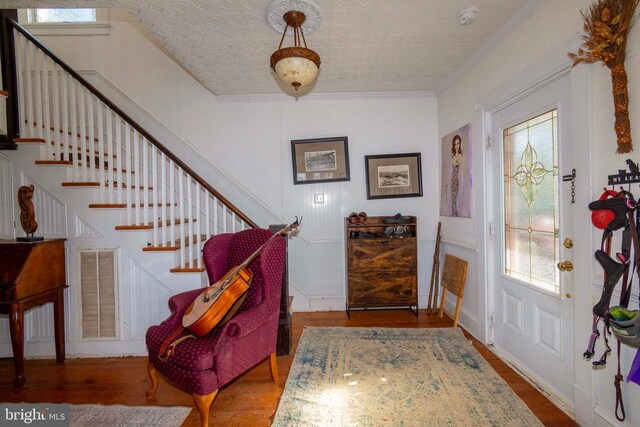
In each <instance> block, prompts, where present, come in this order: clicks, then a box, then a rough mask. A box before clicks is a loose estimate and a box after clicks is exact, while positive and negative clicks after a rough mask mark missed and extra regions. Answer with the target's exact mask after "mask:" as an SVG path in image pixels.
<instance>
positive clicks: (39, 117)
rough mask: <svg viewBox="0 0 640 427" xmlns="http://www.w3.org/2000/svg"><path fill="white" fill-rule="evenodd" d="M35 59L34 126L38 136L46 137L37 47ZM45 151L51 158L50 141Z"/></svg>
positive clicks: (34, 50)
mask: <svg viewBox="0 0 640 427" xmlns="http://www.w3.org/2000/svg"><path fill="white" fill-rule="evenodd" d="M33 59H34V72H35V73H34V74H35V79H34V85H35V92H36V99H35V101H36V102H35V104H34V107H35V109H36V117H35V119H36V121H35V123H34V126H36V135H37V136H38V138H42V139H44V132H43V129H42V66H41V55H40V50H39V49H37V48H34V49H33ZM45 147H46V148H45V151H46V158H47V159H49V158H50V156H51V144H50V141H45Z"/></svg>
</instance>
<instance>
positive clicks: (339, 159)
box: [291, 136, 351, 185]
mask: <svg viewBox="0 0 640 427" xmlns="http://www.w3.org/2000/svg"><path fill="white" fill-rule="evenodd" d="M291 157H292V161H293V183H294V184H295V185H297V184H312V183H315V182H333V181H349V180H350V179H351V178H350V177H349V145H348V142H347V137H346V136H341V137H336V138H321V139H296V140H293V141H291Z"/></svg>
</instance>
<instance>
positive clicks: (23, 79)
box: [13, 29, 28, 138]
mask: <svg viewBox="0 0 640 427" xmlns="http://www.w3.org/2000/svg"><path fill="white" fill-rule="evenodd" d="M13 39H14V40H15V41H16V42H15V43H16V73H17V74H18V109H19V114H20V116H19V117H20V123H19V129H20V137H22V138H25V137H26V136H27V129H26V126H25V120H26V119H27V108H26V107H27V106H26V104H25V101H26V100H25V98H26V92H27V82H28V79H27V75H26V63H25V59H26V56H25V48H26V46H25V39H24V36H23V35H22V34H20V33H19V32H18V31H17V30H15V29H14V30H13Z"/></svg>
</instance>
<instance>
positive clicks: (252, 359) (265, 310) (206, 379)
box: [146, 229, 285, 426]
mask: <svg viewBox="0 0 640 427" xmlns="http://www.w3.org/2000/svg"><path fill="white" fill-rule="evenodd" d="M272 235H273V233H271V232H270V231H268V230H264V229H250V230H244V231H240V232H238V233H234V234H219V235H217V236H213V237H212V238H211V239H209V240H208V241H207V242H206V243H205V245H204V248H203V251H202V253H203V259H204V265H205V267H206V269H207V274H208V276H209V282H210V283H215V282H217V281H218V280H220V279H221V278H222V277H223V276H224V275H225V273H226V272H227V271H228V270H230V269H231V268H233V267H234V266H237V265H239V264H241V263H242V262H243V261H244V260H245V259H247V258H248V257H249V255H251V254H252V253H253V252H254V251H255V250H256V249H257V248H258V247H260V245H262V244H263V243H264V242H265V241H267V240H268V239H269V238H270V237H271V236H272ZM284 257H285V242H284V239H282V238H279V237H278V238H273V239H271V240H270V241H269V242H268V243H267V244H266V245H265V247H264V248H263V250H262V252H260V255H259V256H258V257H257V258H256V259H255V260H253V262H251V264H249V266H248V268H249V269H250V270H251V271H252V272H253V279H252V282H251V288H250V289H249V292H248V295H247V297H246V299H245V300H244V302H243V303H242V305H241V306H240V308H239V309H238V311H237V312H236V314H235V315H234V316H233V317H232V318H231V319H230V320H229V321H228V322H227V323H225V324H224V325H222V326H219V327H217V328H215V329H214V330H213V331H211V332H209V333H208V334H207V335H205V336H203V337H200V338H195V339H188V340H185V341H183V342H181V343H180V344H179V345H178V346H177V347H176V348H175V352H174V354H173V356H172V357H170V358H169V360H168V361H166V362H162V361H160V360H159V359H158V352H159V350H160V346H161V345H162V343H163V342H164V341H165V340H166V339H167V337H168V336H169V335H170V334H171V333H172V332H173V331H174V330H175V329H176V328H177V327H178V326H180V325H181V324H182V316H183V314H184V312H185V310H186V309H187V307H188V306H189V305H190V304H191V302H192V301H193V300H194V299H195V298H196V297H197V296H198V295H199V294H200V293H201V292H202V291H203V289H194V290H193V291H188V292H184V293H181V294H178V295H174V296H173V297H171V298H170V299H169V309H170V310H171V315H170V316H169V318H168V319H167V320H165V321H163V322H162V323H161V324H160V325H156V326H151V327H150V328H149V329H148V330H147V335H146V343H147V350H148V352H149V364H148V368H149V377H150V379H151V388H150V389H149V391H147V397H148V398H151V397H153V396H154V395H155V392H156V390H157V388H158V380H157V371H160V373H161V374H162V375H163V376H164V377H166V378H167V379H168V380H170V381H171V382H172V383H173V384H175V385H177V386H178V387H180V388H181V389H183V390H184V391H186V392H187V393H190V394H192V395H193V399H194V401H195V403H196V406H197V407H198V411H199V412H200V420H201V425H202V426H208V420H209V408H210V407H211V404H212V403H213V400H214V398H215V397H216V395H217V394H218V390H219V389H220V388H221V387H222V386H224V385H225V384H227V383H229V382H230V381H232V380H233V379H234V378H236V377H238V376H239V375H241V374H242V373H244V372H246V371H247V370H249V369H250V368H252V367H253V366H255V365H257V364H258V363H260V362H262V361H263V360H265V359H266V358H267V357H268V358H269V366H270V368H271V377H272V379H273V380H274V381H277V380H278V369H277V365H276V353H275V352H276V339H277V332H278V314H279V309H280V288H281V285H282V274H283V270H284ZM184 334H186V332H185V333H183V334H181V336H182V335H184Z"/></svg>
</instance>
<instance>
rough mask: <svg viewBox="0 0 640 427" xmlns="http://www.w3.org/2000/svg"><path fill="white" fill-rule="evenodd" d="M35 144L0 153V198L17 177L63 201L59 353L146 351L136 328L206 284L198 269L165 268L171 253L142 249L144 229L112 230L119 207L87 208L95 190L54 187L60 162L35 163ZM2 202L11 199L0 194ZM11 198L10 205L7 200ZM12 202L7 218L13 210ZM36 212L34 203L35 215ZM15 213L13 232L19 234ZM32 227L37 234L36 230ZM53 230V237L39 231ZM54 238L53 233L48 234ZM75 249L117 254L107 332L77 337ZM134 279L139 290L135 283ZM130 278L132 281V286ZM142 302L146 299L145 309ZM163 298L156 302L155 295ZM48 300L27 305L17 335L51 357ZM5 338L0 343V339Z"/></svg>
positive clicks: (32, 353)
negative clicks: (114, 330)
mask: <svg viewBox="0 0 640 427" xmlns="http://www.w3.org/2000/svg"><path fill="white" fill-rule="evenodd" d="M39 153H40V149H39V147H38V146H37V144H34V145H22V146H21V147H20V148H19V149H18V150H17V151H14V152H6V151H5V152H3V153H0V160H3V161H5V162H9V163H10V164H11V168H10V170H11V171H12V174H13V175H12V181H13V185H14V187H15V189H14V191H3V192H0V197H8V195H11V194H14V195H15V194H17V188H18V187H19V186H20V185H22V183H23V181H24V180H25V178H28V179H29V180H30V181H32V182H34V183H36V184H37V185H38V186H39V187H41V188H42V189H43V190H44V191H46V193H48V194H49V195H50V196H51V197H52V198H55V199H56V200H58V201H60V202H61V203H63V204H64V206H65V212H66V214H65V215H64V216H65V217H64V218H60V221H61V222H64V226H65V229H66V230H67V232H66V234H67V235H66V236H64V237H66V239H67V242H66V247H67V284H68V285H69V288H68V289H67V290H66V291H65V333H66V354H67V357H93V356H125V355H146V347H145V343H144V334H143V331H145V330H146V328H147V327H148V326H150V325H152V324H158V323H160V322H161V321H162V320H164V319H165V318H166V317H167V315H168V313H169V311H168V308H167V301H166V299H168V296H170V295H175V294H177V293H180V292H184V291H187V290H191V289H195V288H198V287H201V286H203V285H206V282H207V281H206V274H205V273H181V274H175V273H170V272H169V268H168V266H173V265H177V264H178V260H176V257H177V255H176V254H175V253H172V252H143V251H142V249H143V248H144V247H145V246H146V245H147V242H148V241H150V235H149V234H150V232H149V231H146V230H145V231H116V230H115V226H116V225H119V224H121V223H123V222H122V218H123V216H124V215H125V213H124V210H117V209H106V210H99V209H90V208H89V204H90V203H92V202H94V196H95V195H96V194H97V190H93V189H87V188H68V187H66V188H65V187H62V186H61V183H62V182H63V181H64V180H65V177H66V176H67V170H66V167H64V166H38V165H35V160H37V159H38V158H39ZM0 202H2V204H3V205H5V204H6V203H12V201H11V200H4V199H3V200H0ZM15 205H17V204H15ZM17 209H19V208H18V207H17V206H16V208H15V210H14V212H13V214H14V220H15V219H16V218H18V217H19V211H17ZM38 216H39V213H38V211H37V210H36V220H37V219H38ZM78 221H81V222H83V223H84V224H86V227H88V228H86V227H85V228H84V229H85V230H86V229H90V230H93V231H95V233H78V232H77V231H78V230H79V228H78V227H77V223H78ZM23 234H24V232H23V231H22V230H21V229H20V226H19V220H18V225H17V230H16V235H18V236H20V235H23ZM36 234H39V233H38V232H37V231H36ZM45 237H54V236H45ZM55 237H61V236H55ZM82 249H114V250H115V251H116V259H117V265H118V266H117V270H116V271H117V277H118V280H117V285H116V286H117V287H118V303H117V304H118V312H119V315H118V330H119V336H118V337H117V338H115V339H90V340H89V339H83V338H82V337H81V331H80V328H79V326H78V325H79V324H80V318H79V311H80V310H79V307H80V287H79V251H80V250H82ZM141 278H142V281H143V282H144V283H142V289H140V286H141V283H140V280H141ZM132 279H135V280H136V281H137V282H138V283H136V284H135V285H132V283H131V281H132ZM146 293H150V294H149V295H146ZM141 295H146V296H147V299H146V300H145V301H136V298H135V297H136V296H141ZM149 301H152V302H153V304H154V305H158V304H160V305H162V307H153V309H152V310H147V308H146V307H145V305H146V304H148V302H149ZM161 301H164V302H161ZM49 305H51V304H47V305H45V306H41V307H38V308H34V309H33V310H30V312H32V313H33V314H30V315H28V316H26V324H25V330H26V331H30V332H29V334H28V336H26V337H25V338H28V339H27V340H26V342H25V355H26V356H27V357H47V358H48V357H54V355H55V348H54V340H53V330H52V329H51V328H48V327H47V326H46V325H47V324H48V323H50V322H51V319H49V317H48V315H49V314H50V313H49V312H50V311H51V308H50V307H49ZM0 331H4V332H0V343H2V344H3V345H1V346H0V357H10V356H12V354H11V345H10V340H9V336H8V334H7V333H6V332H8V318H7V317H6V316H2V317H0ZM5 341H6V345H4V344H5Z"/></svg>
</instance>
